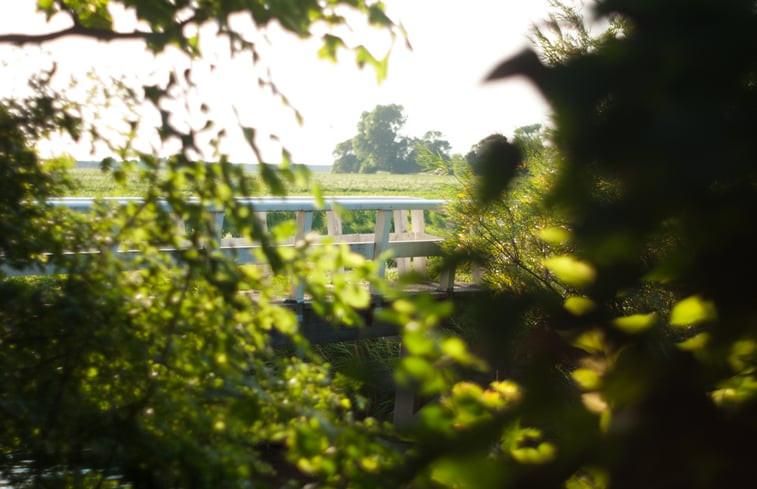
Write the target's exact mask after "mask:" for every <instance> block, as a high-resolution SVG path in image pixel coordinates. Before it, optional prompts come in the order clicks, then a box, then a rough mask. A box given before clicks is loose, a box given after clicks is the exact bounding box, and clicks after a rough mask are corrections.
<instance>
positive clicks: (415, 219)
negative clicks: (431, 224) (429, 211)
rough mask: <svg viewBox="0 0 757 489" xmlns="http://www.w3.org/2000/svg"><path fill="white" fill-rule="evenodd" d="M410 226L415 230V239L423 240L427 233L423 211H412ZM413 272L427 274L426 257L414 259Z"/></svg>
mask: <svg viewBox="0 0 757 489" xmlns="http://www.w3.org/2000/svg"><path fill="white" fill-rule="evenodd" d="M410 226H412V228H413V236H414V237H415V239H422V238H423V235H424V234H425V233H426V221H425V220H424V218H423V209H415V210H412V211H410ZM413 270H415V272H416V273H426V257H425V256H416V257H413Z"/></svg>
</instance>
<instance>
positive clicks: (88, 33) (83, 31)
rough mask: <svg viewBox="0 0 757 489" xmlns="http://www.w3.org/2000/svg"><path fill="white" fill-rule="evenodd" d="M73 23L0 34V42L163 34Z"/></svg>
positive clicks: (30, 42) (14, 42) (35, 41)
mask: <svg viewBox="0 0 757 489" xmlns="http://www.w3.org/2000/svg"><path fill="white" fill-rule="evenodd" d="M74 22H75V24H74V25H73V26H71V27H69V28H68V29H63V30H60V31H55V32H48V33H45V34H2V35H0V43H4V44H15V45H17V46H23V45H24V44H42V43H45V42H49V41H54V40H56V39H61V38H63V37H68V36H83V37H91V38H93V39H97V40H100V41H114V40H119V39H144V40H146V41H147V40H151V39H157V38H160V37H161V36H162V35H163V34H160V33H156V32H145V31H133V32H115V31H111V30H108V29H95V28H92V27H84V26H82V25H78V23H76V21H74Z"/></svg>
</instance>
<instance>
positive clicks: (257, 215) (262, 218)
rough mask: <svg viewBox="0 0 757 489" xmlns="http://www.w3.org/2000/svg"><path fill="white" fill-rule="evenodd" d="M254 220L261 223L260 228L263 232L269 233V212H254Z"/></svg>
mask: <svg viewBox="0 0 757 489" xmlns="http://www.w3.org/2000/svg"><path fill="white" fill-rule="evenodd" d="M252 216H253V219H256V220H257V221H258V223H260V227H261V228H263V231H268V213H267V212H253V213H252Z"/></svg>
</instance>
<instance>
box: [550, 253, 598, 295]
mask: <svg viewBox="0 0 757 489" xmlns="http://www.w3.org/2000/svg"><path fill="white" fill-rule="evenodd" d="M544 266H545V267H547V268H548V269H549V270H550V271H551V272H552V273H554V274H555V275H556V276H557V278H559V279H560V280H562V281H563V282H565V283H566V284H568V285H572V286H574V287H586V286H588V285H591V284H592V283H593V282H594V280H595V278H596V275H597V272H596V271H595V270H594V267H592V266H591V265H589V264H588V263H586V262H583V261H580V260H577V259H576V258H575V257H573V256H572V255H561V256H554V257H552V258H547V259H546V260H544Z"/></svg>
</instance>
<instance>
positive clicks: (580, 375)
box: [570, 368, 600, 390]
mask: <svg viewBox="0 0 757 489" xmlns="http://www.w3.org/2000/svg"><path fill="white" fill-rule="evenodd" d="M570 375H571V377H573V380H575V381H576V383H577V384H578V385H579V387H581V388H582V389H585V390H595V389H597V388H599V384H600V377H599V373H598V372H597V371H595V370H593V369H589V368H578V369H576V370H574V371H573V372H571V374H570Z"/></svg>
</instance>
